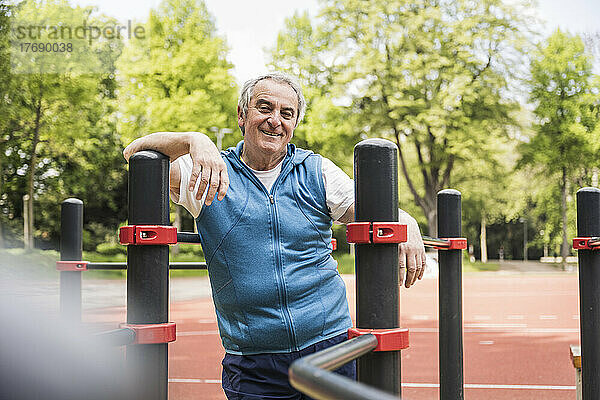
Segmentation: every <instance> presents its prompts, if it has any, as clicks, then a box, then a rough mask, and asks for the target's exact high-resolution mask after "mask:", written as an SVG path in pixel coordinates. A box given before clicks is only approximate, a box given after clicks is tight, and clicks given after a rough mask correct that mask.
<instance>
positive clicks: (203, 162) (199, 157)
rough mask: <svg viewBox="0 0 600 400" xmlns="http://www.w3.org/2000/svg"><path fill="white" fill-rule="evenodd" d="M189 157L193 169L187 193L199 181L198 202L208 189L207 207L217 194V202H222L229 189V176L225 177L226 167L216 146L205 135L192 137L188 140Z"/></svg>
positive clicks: (192, 189)
mask: <svg viewBox="0 0 600 400" xmlns="http://www.w3.org/2000/svg"><path fill="white" fill-rule="evenodd" d="M190 156H191V157H192V163H193V167H192V175H191V176H190V184H189V187H188V189H189V191H190V192H193V191H194V187H195V186H196V181H198V180H200V185H199V186H198V192H197V193H196V199H198V200H200V199H201V198H202V194H203V193H204V190H205V189H206V188H207V187H208V194H207V195H206V200H204V204H206V205H207V206H209V205H210V204H211V203H212V201H213V199H214V197H215V194H217V192H218V193H219V196H218V197H217V200H219V201H221V200H223V199H224V198H225V194H226V193H227V189H228V188H229V175H227V165H226V164H225V161H223V158H222V157H221V154H220V153H219V149H217V146H215V144H214V143H213V142H212V141H211V140H210V139H209V138H208V136H206V135H202V136H196V135H194V136H193V137H192V139H191V140H190Z"/></svg>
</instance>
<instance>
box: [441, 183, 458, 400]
mask: <svg viewBox="0 0 600 400" xmlns="http://www.w3.org/2000/svg"><path fill="white" fill-rule="evenodd" d="M437 212H438V235H439V237H440V238H454V237H460V236H461V200H460V192H459V191H457V190H452V189H446V190H442V191H440V192H439V193H438V197H437ZM438 259H439V275H438V276H439V279H438V280H439V292H440V295H439V307H440V315H439V353H440V355H439V363H440V399H441V400H459V399H463V398H464V393H463V392H464V391H463V335H462V250H439V251H438Z"/></svg>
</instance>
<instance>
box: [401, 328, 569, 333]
mask: <svg viewBox="0 0 600 400" xmlns="http://www.w3.org/2000/svg"><path fill="white" fill-rule="evenodd" d="M409 330H410V332H414V333H437V332H438V328H409ZM463 332H464V333H488V332H511V333H578V332H579V329H577V328H510V327H495V328H466V327H465V329H463Z"/></svg>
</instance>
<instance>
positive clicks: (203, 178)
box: [196, 167, 212, 200]
mask: <svg viewBox="0 0 600 400" xmlns="http://www.w3.org/2000/svg"><path fill="white" fill-rule="evenodd" d="M211 172H212V171H211V170H210V168H208V167H204V168H202V171H200V176H199V177H198V180H199V181H200V184H199V185H198V192H197V193H196V199H197V200H201V199H202V195H203V194H204V191H205V190H206V187H207V186H208V184H209V183H210V175H211Z"/></svg>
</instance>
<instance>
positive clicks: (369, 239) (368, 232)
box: [346, 222, 407, 244]
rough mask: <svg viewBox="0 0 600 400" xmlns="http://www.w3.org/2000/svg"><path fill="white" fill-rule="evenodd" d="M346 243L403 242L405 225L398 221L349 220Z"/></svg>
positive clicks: (405, 235) (404, 239) (404, 240)
mask: <svg viewBox="0 0 600 400" xmlns="http://www.w3.org/2000/svg"><path fill="white" fill-rule="evenodd" d="M346 240H347V241H348V243H357V244H364V243H403V242H406V240H407V234H406V225H405V224H401V223H400V222H351V223H349V224H348V225H347V226H346Z"/></svg>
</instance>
